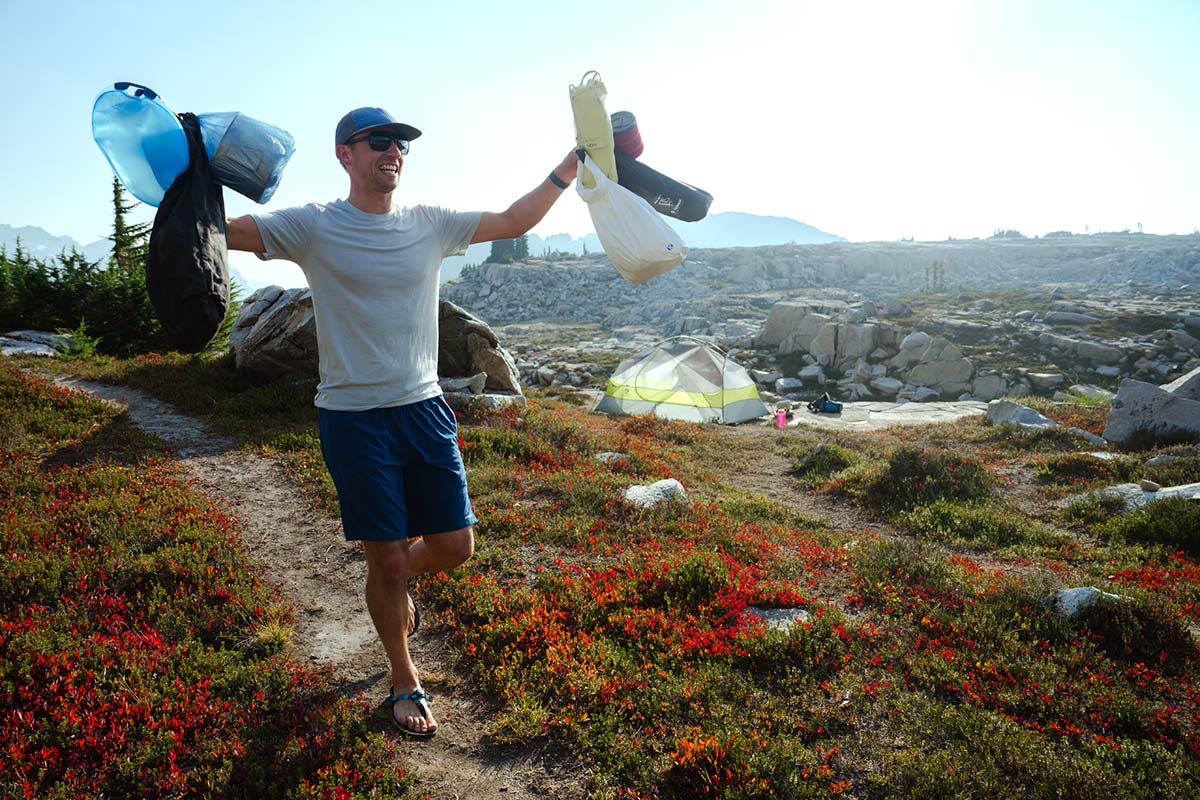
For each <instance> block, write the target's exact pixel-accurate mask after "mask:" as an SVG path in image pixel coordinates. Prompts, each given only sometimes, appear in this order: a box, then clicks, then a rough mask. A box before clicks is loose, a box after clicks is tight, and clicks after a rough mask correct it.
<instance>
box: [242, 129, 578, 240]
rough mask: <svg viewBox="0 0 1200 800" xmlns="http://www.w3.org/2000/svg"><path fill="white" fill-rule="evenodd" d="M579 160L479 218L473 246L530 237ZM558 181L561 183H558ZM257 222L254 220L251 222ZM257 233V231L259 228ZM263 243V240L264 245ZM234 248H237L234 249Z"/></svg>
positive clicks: (571, 155)
mask: <svg viewBox="0 0 1200 800" xmlns="http://www.w3.org/2000/svg"><path fill="white" fill-rule="evenodd" d="M578 163H579V156H577V155H575V151H574V150H572V151H571V152H570V153H568V154H567V157H566V158H564V159H563V160H562V162H561V163H560V164H559V165H558V166H557V167H555V168H554V170H553V171H552V172H551V173H550V174H549V175H547V176H546V178H545V179H544V180H543V181H542V182H541V183H539V184H538V186H537V188H536V189H534V190H533V191H531V192H529V193H528V194H526V195H525V196H524V197H522V198H521V199H520V200H517V201H516V202H515V203H513V204H512V205H511V206H509V207H508V210H507V211H504V212H503V213H500V214H496V213H493V212H491V211H484V212H483V215H482V216H481V217H480V218H479V227H478V228H476V229H475V236H474V237H472V239H471V244H476V243H478V242H493V241H495V240H497V239H515V238H516V237H518V236H521V235H522V234H525V233H528V232H529V230H530V229H531V228H533V226H534V225H537V224H538V223H539V222H541V221H542V217H544V216H546V212H547V211H549V210H550V206H552V205H554V201H555V200H557V199H558V198H559V197H561V196H562V193H563V190H565V189H566V188H567V187H568V186H570V185H571V181H573V180H574V179H575V173H576V171H577V166H576V165H577V164H578ZM556 179H557V180H556ZM251 222H253V220H251ZM255 230H256V231H257V228H255ZM261 241H262V239H261V238H260V239H259V242H260V243H261ZM230 247H233V245H230Z"/></svg>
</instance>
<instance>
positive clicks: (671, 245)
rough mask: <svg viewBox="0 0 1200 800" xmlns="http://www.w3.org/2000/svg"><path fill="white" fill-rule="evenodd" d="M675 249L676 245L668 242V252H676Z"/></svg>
mask: <svg viewBox="0 0 1200 800" xmlns="http://www.w3.org/2000/svg"><path fill="white" fill-rule="evenodd" d="M674 249H675V244H674V242H667V252H668V253H669V252H671V251H672V250H674Z"/></svg>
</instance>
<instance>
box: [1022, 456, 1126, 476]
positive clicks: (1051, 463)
mask: <svg viewBox="0 0 1200 800" xmlns="http://www.w3.org/2000/svg"><path fill="white" fill-rule="evenodd" d="M1135 469H1136V466H1135V465H1134V462H1133V461H1131V460H1130V459H1128V458H1121V457H1118V458H1100V457H1098V456H1095V455H1092V454H1090V453H1063V454H1061V455H1053V456H1049V457H1047V458H1045V459H1043V460H1042V461H1041V462H1040V463H1039V464H1038V466H1037V468H1036V469H1035V470H1034V472H1033V478H1034V480H1036V481H1037V482H1038V483H1047V484H1071V483H1092V482H1095V481H1105V482H1107V483H1119V482H1122V481H1127V480H1129V479H1130V478H1131V477H1132V476H1133V474H1134V471H1135Z"/></svg>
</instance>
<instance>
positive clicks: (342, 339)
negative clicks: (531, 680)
mask: <svg viewBox="0 0 1200 800" xmlns="http://www.w3.org/2000/svg"><path fill="white" fill-rule="evenodd" d="M420 135H421V132H420V131H419V130H417V129H416V128H414V127H412V126H411V125H406V124H403V123H401V122H399V121H397V120H396V118H395V117H393V116H392V115H391V114H389V113H388V112H386V111H384V110H383V109H382V108H358V109H355V110H354V111H351V112H350V113H348V114H346V116H344V117H342V119H341V121H340V122H339V123H338V125H337V132H336V150H335V153H336V155H337V159H338V161H339V162H340V163H341V165H342V167H343V168H344V169H345V170H346V173H347V174H348V175H349V176H350V193H349V195H348V197H347V199H345V200H335V201H333V202H332V203H328V204H309V205H307V206H301V207H296V208H289V209H284V210H282V211H276V212H273V213H269V214H256V215H253V216H251V215H247V216H243V217H238V218H236V219H230V220H228V230H227V231H226V241H227V243H228V246H229V248H230V249H233V250H246V251H250V252H253V253H256V254H258V257H259V258H262V259H264V260H267V259H273V258H284V259H288V260H290V261H294V262H296V263H297V264H299V265H300V267H301V268H302V269H303V270H304V274H305V276H306V277H307V279H308V285H309V287H310V289H311V290H312V298H313V311H314V314H315V317H316V327H317V344H318V349H319V360H320V378H321V380H320V384H319V385H318V387H317V396H316V400H315V404H316V406H317V408H318V412H317V413H318V424H319V428H320V435H321V450H322V454H323V455H324V458H325V463H326V465H327V466H328V468H329V472H330V475H331V476H332V477H333V481H334V485H335V486H336V488H337V493H338V500H339V502H340V504H341V509H342V526H343V529H344V531H345V536H346V539H348V540H357V541H360V542H361V543H362V547H363V550H364V551H365V553H366V557H367V583H366V599H367V609H368V611H369V612H370V614H371V620H372V622H373V623H374V625H375V630H376V631H377V632H378V634H379V638H380V640H381V641H382V643H383V647H384V650H385V651H386V652H387V657H388V660H389V661H390V662H391V677H392V690H391V692H390V693H389V695H388V698H387V700H385V703H384V704H385V706H386V707H387V708H388V710H389V713H390V714H391V718H392V722H393V724H394V725H395V726H396V727H397V729H399V730H400V731H401V732H402V733H405V734H407V735H410V736H415V737H419V738H428V737H430V736H433V734H434V732H435V731H436V730H437V722H436V721H435V720H434V718H433V714H432V712H431V711H430V708H429V704H428V702H427V701H428V699H429V695H428V694H427V693H426V692H425V691H424V690H423V689H422V688H421V682H420V680H419V678H418V675H417V670H416V667H415V666H414V665H413V663H412V659H411V658H410V657H409V652H408V634H409V631H410V629H412V628H414V626H413V624H412V622H413V618H414V615H415V611H416V608H415V606H413V607H412V608H411V609H410V605H409V604H410V602H411V601H410V598H409V595H408V580H409V578H410V577H412V576H415V575H421V574H425V573H430V572H438V571H441V570H447V569H452V568H454V567H457V566H459V565H460V564H462V563H463V562H465V561H466V560H467V559H468V558H470V557H471V554H472V553H473V552H474V547H475V543H474V528H473V526H474V524H475V523H476V522H477V519H476V517H475V515H474V513H473V512H472V510H471V503H470V500H469V498H468V496H467V484H466V472H465V470H464V468H463V463H462V458H461V456H460V454H459V451H458V437H457V429H456V426H455V419H454V414H453V412H452V411H451V410H450V408H449V406H448V405H447V404H446V401H445V399H444V398H443V397H442V393H441V389H440V388H439V387H438V383H437V354H438V330H437V328H438V283H439V281H438V278H439V274H440V271H441V262H442V259H443V258H445V257H446V256H449V255H455V254H461V253H463V252H465V251H466V247H467V245H468V244H474V243H475V242H488V241H493V240H496V239H511V238H514V237H517V236H520V235H522V234H524V233H525V232H526V231H528V230H529V229H530V228H532V227H533V226H534V225H536V224H537V223H538V222H539V221H540V220H541V219H542V218H543V217H544V216H545V215H546V212H547V211H548V210H549V209H550V206H552V205H553V204H554V202H555V201H556V200H557V199H558V198H559V196H560V195H561V194H562V192H563V190H564V189H566V188H567V186H568V185H569V183H570V181H571V180H572V179H573V178H574V177H575V172H576V165H577V163H578V158H577V157H576V155H575V153H574V152H573V151H572V152H570V153H568V154H567V156H566V157H565V158H564V159H563V160H562V162H561V163H559V165H558V166H556V167H555V168H554V170H553V171H552V172H551V173H550V175H549V176H547V177H546V178H545V179H544V180H543V181H542V182H541V183H540V184H538V186H537V187H536V188H534V189H533V190H532V191H530V192H529V193H528V194H526V195H525V196H524V197H521V198H520V199H519V200H517V201H516V202H514V203H513V204H512V205H511V206H509V208H508V210H507V211H504V212H501V213H490V212H482V213H480V212H474V213H458V212H453V211H447V210H445V209H441V208H433V207H427V206H414V207H412V208H406V209H403V210H401V209H400V208H397V207H396V206H394V205H393V204H392V195H393V194H394V193H395V191H396V187H397V186H398V185H399V183H400V174H401V172H402V170H403V168H404V157H405V156H406V155H407V154H408V150H409V143H410V142H412V141H413V140H414V139H416V138H417V137H418V136H420ZM415 537H420V538H419V539H416V540H415V541H413V540H414V538H415ZM416 620H417V621H419V617H417V618H416Z"/></svg>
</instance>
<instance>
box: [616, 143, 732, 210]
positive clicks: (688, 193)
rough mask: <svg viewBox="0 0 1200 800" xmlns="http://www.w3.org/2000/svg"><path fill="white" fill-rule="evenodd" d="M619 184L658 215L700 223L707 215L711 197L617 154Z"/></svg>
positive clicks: (621, 154)
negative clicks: (651, 207)
mask: <svg viewBox="0 0 1200 800" xmlns="http://www.w3.org/2000/svg"><path fill="white" fill-rule="evenodd" d="M616 161H617V182H618V183H620V184H621V185H622V186H624V187H625V188H626V189H628V190H629V191H631V192H633V193H634V194H636V195H637V196H638V197H640V198H642V199H643V200H645V201H646V202H647V203H649V204H650V205H651V206H653V207H654V210H655V211H657V212H658V213H660V214H662V215H664V216H667V217H673V218H674V219H677V220H681V221H683V222H698V221H699V220H702V219H704V217H705V216H706V215H707V214H708V207H709V206H710V205H711V204H712V199H713V197H712V195H711V194H709V193H708V192H706V191H704V190H703V189H697V188H696V187H695V186H689V185H688V184H686V183H684V182H683V181H677V180H675V179H674V178H670V177H667V176H666V175H663V174H662V173H661V172H659V171H657V170H655V169H651V168H650V167H648V166H646V165H645V164H643V163H642V162H641V161H638V160H637V159H636V158H630V157H629V156H627V155H625V154H624V153H622V152H621V151H620V150H618V151H617V152H616Z"/></svg>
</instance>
